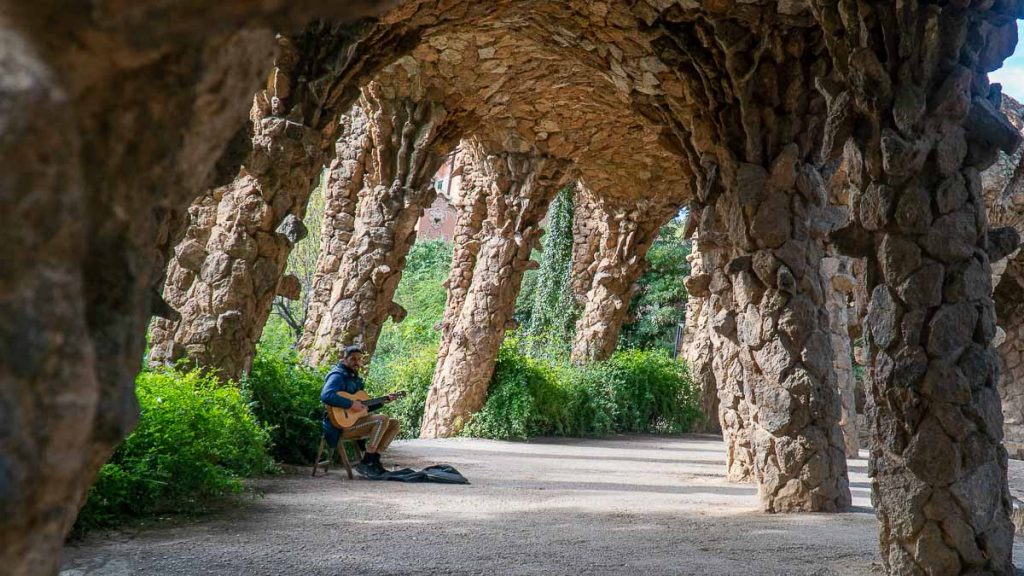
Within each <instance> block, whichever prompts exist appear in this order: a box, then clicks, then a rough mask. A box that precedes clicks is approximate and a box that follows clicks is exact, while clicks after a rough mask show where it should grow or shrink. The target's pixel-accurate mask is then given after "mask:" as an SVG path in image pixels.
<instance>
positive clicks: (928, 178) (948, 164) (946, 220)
mask: <svg viewBox="0 0 1024 576" xmlns="http://www.w3.org/2000/svg"><path fill="white" fill-rule="evenodd" d="M817 4H818V5H819V6H818V10H819V12H820V14H819V17H820V18H821V19H822V20H823V21H828V22H830V23H831V25H833V26H835V27H836V28H837V29H834V30H829V32H830V33H831V34H832V38H830V41H831V43H832V44H831V45H832V49H833V51H834V53H835V55H836V57H837V58H840V59H841V58H842V57H843V55H847V56H848V61H842V64H843V66H842V67H841V68H840V70H841V71H842V72H844V73H845V75H846V82H845V84H843V85H839V86H835V87H832V86H829V85H826V86H825V88H826V89H827V90H829V91H830V92H831V93H830V94H829V122H828V127H829V130H828V131H827V132H826V135H825V148H824V151H825V152H826V153H827V152H830V151H832V150H835V149H838V148H839V147H840V146H841V145H842V144H843V142H845V141H846V136H847V135H850V134H852V135H853V139H852V141H851V142H850V143H848V144H847V146H846V158H845V163H846V165H847V166H848V167H849V174H850V176H849V177H850V180H851V186H852V188H853V192H854V195H853V201H852V209H853V210H852V211H853V213H854V215H855V217H856V223H855V225H852V226H850V227H847V228H845V229H843V230H841V231H839V232H837V233H836V234H834V239H835V240H836V243H837V245H838V246H839V247H840V248H842V249H844V250H845V251H846V252H848V253H849V254H851V255H854V256H861V255H866V256H867V257H868V266H869V268H868V274H867V279H868V289H869V291H870V294H871V296H870V303H869V305H868V314H867V319H866V327H867V331H868V333H869V335H870V349H869V353H870V357H871V358H872V366H873V370H872V381H871V384H870V387H869V392H870V399H871V402H870V407H869V415H870V417H871V435H872V447H871V476H872V498H873V501H874V503H875V509H876V513H877V515H878V518H879V520H880V521H881V537H880V544H881V550H882V560H883V562H884V564H885V566H886V569H887V571H888V572H889V573H890V574H899V575H903V574H951V575H952V574H978V573H985V574H1012V573H1013V566H1012V563H1011V551H1012V545H1013V525H1012V523H1011V522H1010V511H1011V510H1010V509H1011V504H1010V495H1009V491H1008V488H1007V480H1006V451H1005V449H1004V448H1003V446H1002V439H1003V430H1002V427H1003V421H1002V413H1001V412H1000V406H999V395H998V392H997V390H996V383H997V381H998V367H997V357H996V354H995V350H994V349H993V348H992V345H991V342H992V338H993V335H994V333H995V327H996V326H995V310H994V306H993V301H992V293H991V284H990V278H991V272H992V271H991V265H990V260H991V259H992V258H994V257H995V254H993V253H990V251H993V249H995V248H998V243H993V242H990V241H989V236H988V221H987V219H986V217H985V206H984V203H983V200H982V198H983V196H982V189H981V180H980V177H979V170H982V169H984V168H986V167H987V166H988V165H990V164H991V163H992V162H993V161H994V160H995V157H996V151H997V148H1002V149H1004V150H1006V151H1012V150H1013V149H1014V148H1015V147H1016V146H1018V145H1019V142H1020V135H1019V134H1018V132H1017V130H1016V129H1014V128H1013V126H1011V125H1010V124H1009V123H1008V122H1007V121H1006V119H1005V117H1004V116H1003V115H1002V114H1001V113H1000V112H999V111H998V99H999V91H998V90H991V89H990V87H989V83H988V82H987V80H986V78H985V74H984V73H985V71H987V70H991V69H994V68H995V67H996V66H998V65H999V63H1001V61H1002V59H1003V58H1004V57H1006V56H1007V55H1008V54H1009V52H1010V51H1011V50H1012V46H1013V44H1014V40H1015V38H1016V27H1015V26H1014V22H1013V18H1014V14H1013V9H1012V7H1010V6H1008V5H1007V4H1000V3H996V4H995V5H993V4H992V3H983V4H981V5H978V4H977V3H975V4H972V6H971V7H970V8H959V9H958V8H954V7H952V6H947V7H945V8H944V9H942V10H936V9H935V7H934V6H933V5H930V4H925V5H921V6H920V7H918V6H917V5H916V4H910V5H907V6H902V7H900V9H899V10H898V11H897V10H893V8H894V7H893V6H892V5H891V4H890V3H888V2H872V3H870V4H871V6H870V8H871V11H870V12H869V11H868V10H867V9H868V8H869V6H868V5H867V4H865V3H862V4H860V5H858V6H849V8H850V10H849V11H847V12H846V13H844V14H843V15H842V17H841V18H840V16H839V14H838V12H837V9H836V7H835V6H834V5H829V6H822V5H821V4H824V3H821V2H818V3H817ZM890 11H892V12H891V13H890ZM996 11H1001V12H1003V14H997V13H995V12H996ZM890 14H891V15H892V16H894V17H893V18H889V17H887V16H889V15H890ZM880 16H886V17H880ZM1000 19H1003V20H1005V23H1004V24H1002V25H997V24H996V23H997V22H1000ZM842 25H846V26H849V27H850V28H849V29H846V30H844V29H842V28H841V26H842ZM862 35H863V36H862ZM855 38H862V40H855ZM893 38H897V39H898V44H899V47H898V50H897V47H896V46H895V45H893V44H892V43H890V42H889V41H888V40H889V39H893ZM958 55H962V56H961V57H958ZM882 62H885V64H882ZM965 66H971V68H967V67H965ZM993 99H994V100H995V101H993ZM855 118H856V120H855ZM855 121H856V123H857V127H856V128H857V129H856V130H854V129H853V126H854V122H855Z"/></svg>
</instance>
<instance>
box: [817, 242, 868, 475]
mask: <svg viewBox="0 0 1024 576" xmlns="http://www.w3.org/2000/svg"><path fill="white" fill-rule="evenodd" d="M852 267H853V259H852V258H846V257H844V256H837V255H835V256H829V257H827V258H825V259H823V260H822V261H821V268H820V273H821V282H822V284H823V285H824V287H825V307H826V308H827V309H828V318H829V338H830V339H831V342H832V353H833V356H832V369H833V371H834V372H835V375H836V383H837V386H838V389H839V402H840V410H841V411H840V414H839V427H840V429H842V431H843V446H844V448H845V451H846V457H847V458H857V457H859V455H860V438H859V436H858V434H859V431H858V427H857V401H856V393H855V388H856V379H855V378H854V375H853V350H852V348H851V347H850V316H851V315H852V314H855V313H856V312H855V311H854V310H852V309H851V308H850V296H851V294H852V293H853V292H854V290H856V284H857V279H856V278H855V277H854V275H853V268H852Z"/></svg>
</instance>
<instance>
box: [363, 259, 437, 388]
mask: <svg viewBox="0 0 1024 576" xmlns="http://www.w3.org/2000/svg"><path fill="white" fill-rule="evenodd" d="M451 262H452V245H451V244H448V243H447V242H444V241H442V240H432V241H427V242H417V243H416V244H413V247H412V249H411V250H410V251H409V256H408V260H407V263H406V267H405V270H404V271H403V272H402V282H401V283H400V284H399V285H398V290H397V291H396V292H395V302H397V303H398V304H400V305H401V306H402V307H404V308H405V309H406V310H407V311H408V313H409V314H408V316H406V318H405V320H403V321H402V322H401V323H399V324H395V323H394V322H392V321H391V320H388V321H387V322H386V323H385V324H384V326H383V328H382V329H381V334H380V338H378V339H377V349H376V351H375V352H374V358H373V364H372V365H371V367H370V370H371V374H372V375H373V376H375V377H376V378H378V379H380V378H385V379H386V378H387V376H385V375H383V374H380V373H379V371H380V370H381V369H386V368H387V366H388V365H390V364H391V363H393V362H398V363H401V362H404V361H405V359H406V358H409V357H412V356H415V355H416V354H418V353H419V351H420V350H422V349H423V348H428V347H435V348H436V347H437V343H438V341H440V339H441V333H440V332H439V331H438V330H436V329H434V326H435V325H436V324H437V323H438V322H439V321H440V320H441V317H442V316H444V306H445V301H446V300H447V298H448V291H447V290H446V289H445V287H444V285H443V284H444V281H445V280H446V279H447V278H448V272H449V268H450V267H451ZM375 371H376V373H375Z"/></svg>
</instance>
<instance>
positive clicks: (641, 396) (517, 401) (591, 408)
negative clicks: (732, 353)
mask: <svg viewBox="0 0 1024 576" xmlns="http://www.w3.org/2000/svg"><path fill="white" fill-rule="evenodd" d="M519 350H520V346H519V344H518V342H517V341H516V340H515V339H514V338H509V339H506V341H505V343H504V344H503V346H502V349H501V352H500V354H499V358H498V363H497V366H496V368H495V374H494V379H493V380H492V381H491V389H490V393H489V395H488V398H487V403H486V404H485V406H484V408H483V410H481V411H480V412H479V413H477V414H476V415H475V416H474V417H473V419H472V420H471V421H470V422H469V423H468V424H467V425H466V427H465V428H464V429H463V434H464V435H468V436H481V437H486V438H497V439H525V438H529V437H532V436H547V435H553V436H589V435H600V434H608V433H612V432H671V433H680V432H685V431H686V430H688V429H689V427H690V426H691V425H692V424H693V422H694V421H696V419H697V418H698V417H699V415H700V409H699V398H698V395H699V391H698V390H696V389H695V387H694V385H693V383H692V382H691V381H690V378H689V375H688V373H687V372H686V369H685V367H684V366H683V364H681V363H678V362H675V361H673V360H672V359H670V358H669V357H668V356H667V355H666V354H665V353H664V352H662V351H641V350H627V351H623V352H618V353H616V354H615V355H613V356H612V358H610V359H609V360H607V361H605V362H599V363H595V364H593V365H590V366H588V367H583V368H581V367H578V366H574V365H571V364H569V363H567V362H564V361H556V360H552V359H548V358H534V357H531V356H528V355H524V354H522V353H520V352H519Z"/></svg>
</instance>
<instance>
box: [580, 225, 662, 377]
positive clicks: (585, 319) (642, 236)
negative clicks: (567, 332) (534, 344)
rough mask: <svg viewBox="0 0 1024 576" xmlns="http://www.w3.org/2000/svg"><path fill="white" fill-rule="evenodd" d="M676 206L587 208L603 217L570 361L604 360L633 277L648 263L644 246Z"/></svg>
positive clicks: (624, 310) (626, 306)
mask: <svg viewBox="0 0 1024 576" xmlns="http://www.w3.org/2000/svg"><path fill="white" fill-rule="evenodd" d="M676 209H677V207H676V206H673V205H665V206H645V205H640V206H639V207H636V206H634V207H633V209H629V210H627V209H625V208H617V207H612V206H608V205H602V206H600V207H599V209H598V210H596V211H592V212H591V213H592V214H593V216H597V217H598V218H599V219H600V220H601V221H602V226H601V228H602V235H601V240H600V242H599V243H598V245H597V254H596V257H597V267H596V270H595V272H594V274H593V278H592V280H591V285H590V287H589V288H588V289H587V292H586V295H585V296H584V299H583V304H584V305H583V312H582V314H581V315H580V318H579V321H577V323H576V336H575V339H574V341H573V345H572V361H573V362H576V363H586V362H592V361H595V360H605V359H607V358H608V357H610V356H611V355H612V353H613V352H615V348H616V346H618V344H619V332H620V331H621V330H622V325H623V323H624V322H625V321H626V314H627V313H628V312H629V301H630V300H632V298H633V295H634V294H635V293H636V288H637V286H636V281H637V280H639V279H640V276H641V275H642V274H643V273H644V270H645V269H646V266H647V260H646V257H647V251H648V250H649V249H650V247H651V245H652V244H654V239H655V238H656V237H657V236H658V231H659V230H660V229H661V227H662V226H663V225H664V224H665V223H666V222H667V221H668V220H670V219H671V218H672V216H674V215H675V213H676ZM666 214H667V215H666Z"/></svg>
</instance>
